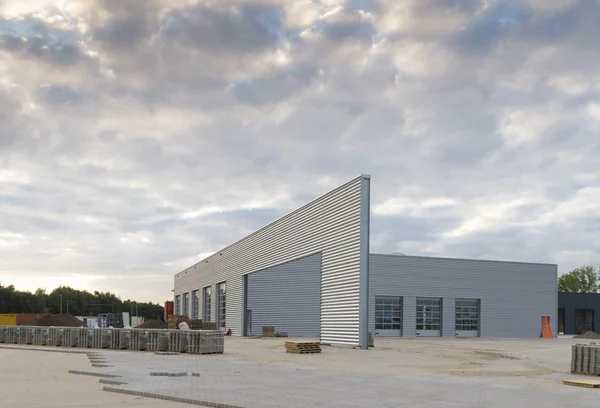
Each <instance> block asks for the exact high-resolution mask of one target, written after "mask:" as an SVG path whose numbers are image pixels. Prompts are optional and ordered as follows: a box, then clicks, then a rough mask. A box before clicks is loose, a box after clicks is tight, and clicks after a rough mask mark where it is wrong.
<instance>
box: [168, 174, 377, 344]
mask: <svg viewBox="0 0 600 408" xmlns="http://www.w3.org/2000/svg"><path fill="white" fill-rule="evenodd" d="M369 185H370V177H369V176H364V175H363V176H360V177H357V178H355V179H354V180H352V181H350V182H348V183H346V184H344V185H343V186H341V187H339V188H337V189H335V190H333V191H331V192H329V193H327V194H325V195H324V196H322V197H321V198H318V199H317V200H315V201H313V202H311V203H309V204H307V205H305V206H303V207H301V208H300V209H298V210H296V211H294V212H292V213H290V214H288V215H286V216H285V217H283V218H281V219H279V220H277V221H275V222H273V223H271V224H269V225H267V226H266V227H264V228H262V229H260V230H258V231H256V232H255V233H253V234H251V235H249V236H248V237H246V238H244V239H242V240H241V241H238V242H236V243H235V244H233V245H231V246H229V247H227V248H225V249H223V250H222V251H219V252H217V253H215V254H214V255H212V256H210V257H209V258H207V259H205V260H203V261H201V262H199V263H198V264H196V265H193V266H191V267H190V268H187V269H186V270H184V271H183V272H180V273H178V274H177V275H176V276H175V286H174V288H175V290H174V292H175V293H174V295H178V294H182V293H184V292H191V291H192V290H195V289H199V288H202V287H204V286H207V285H212V287H213V293H215V284H216V283H218V282H222V281H227V327H228V328H231V330H232V332H233V334H234V335H241V334H242V333H243V331H242V324H243V323H242V313H243V312H242V309H243V281H242V276H243V275H245V274H248V273H251V272H256V271H259V270H262V269H265V268H269V267H272V266H275V265H278V264H281V263H283V262H286V261H289V260H293V259H297V258H300V257H303V256H308V255H311V254H314V253H317V252H321V254H322V270H321V324H320V327H321V341H322V342H324V343H331V344H346V345H353V346H356V345H359V331H360V329H359V320H360V311H359V309H360V308H359V303H360V302H359V298H360V278H361V274H362V276H363V278H364V276H365V274H366V273H368V271H367V269H366V268H368V262H365V263H364V264H363V265H362V266H361V263H360V260H361V256H363V257H364V256H368V252H365V250H368V245H366V244H365V243H364V241H365V239H366V240H367V241H368V236H369V234H368V231H369V225H368V222H369V217H368V208H369V207H368V203H369ZM365 212H366V213H367V214H366V216H365ZM361 243H362V245H361ZM363 253H364V254H365V255H362V254H363ZM365 265H367V266H366V267H365ZM213 298H216V296H213ZM214 301H215V300H213V310H216V305H215V304H214ZM365 329H366V327H365ZM364 334H366V330H365V331H364ZM365 338H366V336H365Z"/></svg>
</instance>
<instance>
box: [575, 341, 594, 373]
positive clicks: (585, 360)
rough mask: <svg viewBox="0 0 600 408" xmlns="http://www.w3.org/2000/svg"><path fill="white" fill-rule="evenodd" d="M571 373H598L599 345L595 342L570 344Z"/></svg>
mask: <svg viewBox="0 0 600 408" xmlns="http://www.w3.org/2000/svg"><path fill="white" fill-rule="evenodd" d="M571 373H573V374H584V375H594V376H599V375H600V346H599V345H597V344H596V343H590V344H575V345H574V346H571Z"/></svg>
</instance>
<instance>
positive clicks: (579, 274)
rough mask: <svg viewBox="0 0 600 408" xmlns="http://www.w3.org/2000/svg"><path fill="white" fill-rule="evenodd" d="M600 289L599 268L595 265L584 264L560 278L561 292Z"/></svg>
mask: <svg viewBox="0 0 600 408" xmlns="http://www.w3.org/2000/svg"><path fill="white" fill-rule="evenodd" d="M599 289H600V285H599V283H598V270H597V269H596V268H594V267H593V266H589V265H587V266H582V267H581V268H577V269H573V270H572V271H571V272H569V273H565V274H564V275H562V276H560V277H559V278H558V291H559V292H584V293H596V292H598V290H599Z"/></svg>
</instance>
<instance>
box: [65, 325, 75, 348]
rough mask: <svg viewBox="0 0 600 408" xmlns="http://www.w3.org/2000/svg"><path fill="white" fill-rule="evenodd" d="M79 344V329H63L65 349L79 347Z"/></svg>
mask: <svg viewBox="0 0 600 408" xmlns="http://www.w3.org/2000/svg"><path fill="white" fill-rule="evenodd" d="M78 344H79V328H73V327H65V328H64V329H63V342H62V345H63V346H65V347H77V345H78Z"/></svg>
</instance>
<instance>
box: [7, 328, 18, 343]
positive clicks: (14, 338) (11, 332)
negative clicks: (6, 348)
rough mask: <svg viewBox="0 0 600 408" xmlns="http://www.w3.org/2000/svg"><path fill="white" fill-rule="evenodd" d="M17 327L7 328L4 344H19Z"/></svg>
mask: <svg viewBox="0 0 600 408" xmlns="http://www.w3.org/2000/svg"><path fill="white" fill-rule="evenodd" d="M18 329H19V328H18V327H17V326H8V327H7V328H6V331H5V333H4V342H5V343H12V344H16V343H18V342H19V333H18Z"/></svg>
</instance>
